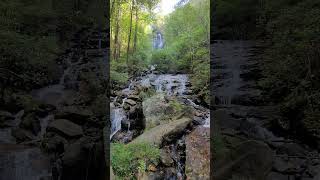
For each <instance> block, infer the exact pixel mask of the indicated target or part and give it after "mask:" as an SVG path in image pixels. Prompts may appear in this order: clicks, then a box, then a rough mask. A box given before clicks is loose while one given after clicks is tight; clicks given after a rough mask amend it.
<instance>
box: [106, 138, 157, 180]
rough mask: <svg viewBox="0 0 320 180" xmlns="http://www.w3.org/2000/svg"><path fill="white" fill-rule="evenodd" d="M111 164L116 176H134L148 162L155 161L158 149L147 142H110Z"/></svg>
mask: <svg viewBox="0 0 320 180" xmlns="http://www.w3.org/2000/svg"><path fill="white" fill-rule="evenodd" d="M111 152H112V153H111V165H112V168H113V170H114V173H115V175H117V176H118V177H122V178H124V177H127V178H130V179H134V178H135V174H136V173H138V172H144V171H145V170H146V167H147V165H148V164H149V163H155V164H156V163H157V162H158V161H159V158H160V150H159V149H158V148H156V147H154V146H153V145H150V144H147V143H131V144H127V145H124V144H117V143H113V144H111Z"/></svg>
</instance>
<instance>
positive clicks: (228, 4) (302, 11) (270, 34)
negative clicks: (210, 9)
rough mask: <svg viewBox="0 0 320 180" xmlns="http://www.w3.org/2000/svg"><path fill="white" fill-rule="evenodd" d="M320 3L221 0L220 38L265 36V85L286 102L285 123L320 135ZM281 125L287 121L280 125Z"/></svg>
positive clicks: (274, 96)
mask: <svg viewBox="0 0 320 180" xmlns="http://www.w3.org/2000/svg"><path fill="white" fill-rule="evenodd" d="M319 12H320V2H319V1H314V0H305V1H299V0H280V1H279V0H241V1H240V0H218V1H217V3H216V22H217V27H216V28H217V31H216V33H215V38H216V39H219V38H227V39H262V40H264V41H265V42H266V47H265V48H264V52H262V59H263V62H261V67H262V70H263V72H262V74H263V77H264V78H263V79H262V80H261V81H260V83H259V84H260V86H261V87H262V88H264V90H265V92H267V95H268V96H269V97H270V99H271V100H272V101H273V102H274V103H276V104H279V105H280V106H281V113H282V122H284V124H287V125H288V126H287V127H283V128H285V129H286V130H290V132H293V133H295V134H296V135H298V136H299V134H300V135H301V134H303V135H305V133H306V132H307V134H308V135H310V136H318V135H317V134H319V132H318V131H319V129H318V128H317V127H319V126H320V120H319V116H320V110H319V109H320V103H319V102H320V93H319V89H320V83H319V82H320V79H319V77H320V64H319V58H320V51H319V42H320V39H319V29H320V13H319ZM280 126H281V125H280Z"/></svg>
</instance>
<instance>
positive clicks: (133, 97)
mask: <svg viewBox="0 0 320 180" xmlns="http://www.w3.org/2000/svg"><path fill="white" fill-rule="evenodd" d="M128 99H132V100H134V101H141V98H140V97H139V96H138V95H133V94H131V95H129V97H128Z"/></svg>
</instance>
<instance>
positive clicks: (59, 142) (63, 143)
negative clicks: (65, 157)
mask: <svg viewBox="0 0 320 180" xmlns="http://www.w3.org/2000/svg"><path fill="white" fill-rule="evenodd" d="M41 145H42V147H43V148H44V149H45V150H46V151H47V152H54V153H59V154H61V153H63V152H64V150H65V148H66V147H67V146H68V141H67V140H66V139H65V138H63V137H61V136H59V135H57V134H54V133H51V132H49V133H47V135H46V138H44V139H43V140H42V142H41Z"/></svg>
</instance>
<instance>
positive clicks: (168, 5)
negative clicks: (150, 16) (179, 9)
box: [156, 0, 178, 16]
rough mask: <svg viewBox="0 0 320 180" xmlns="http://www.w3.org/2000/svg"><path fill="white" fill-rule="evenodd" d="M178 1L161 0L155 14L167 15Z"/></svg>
mask: <svg viewBox="0 0 320 180" xmlns="http://www.w3.org/2000/svg"><path fill="white" fill-rule="evenodd" d="M177 2H178V0H161V2H160V4H159V7H158V8H157V9H156V12H157V13H159V14H160V15H163V16H164V15H167V14H169V13H171V12H172V11H173V10H174V5H176V4H177Z"/></svg>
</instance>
